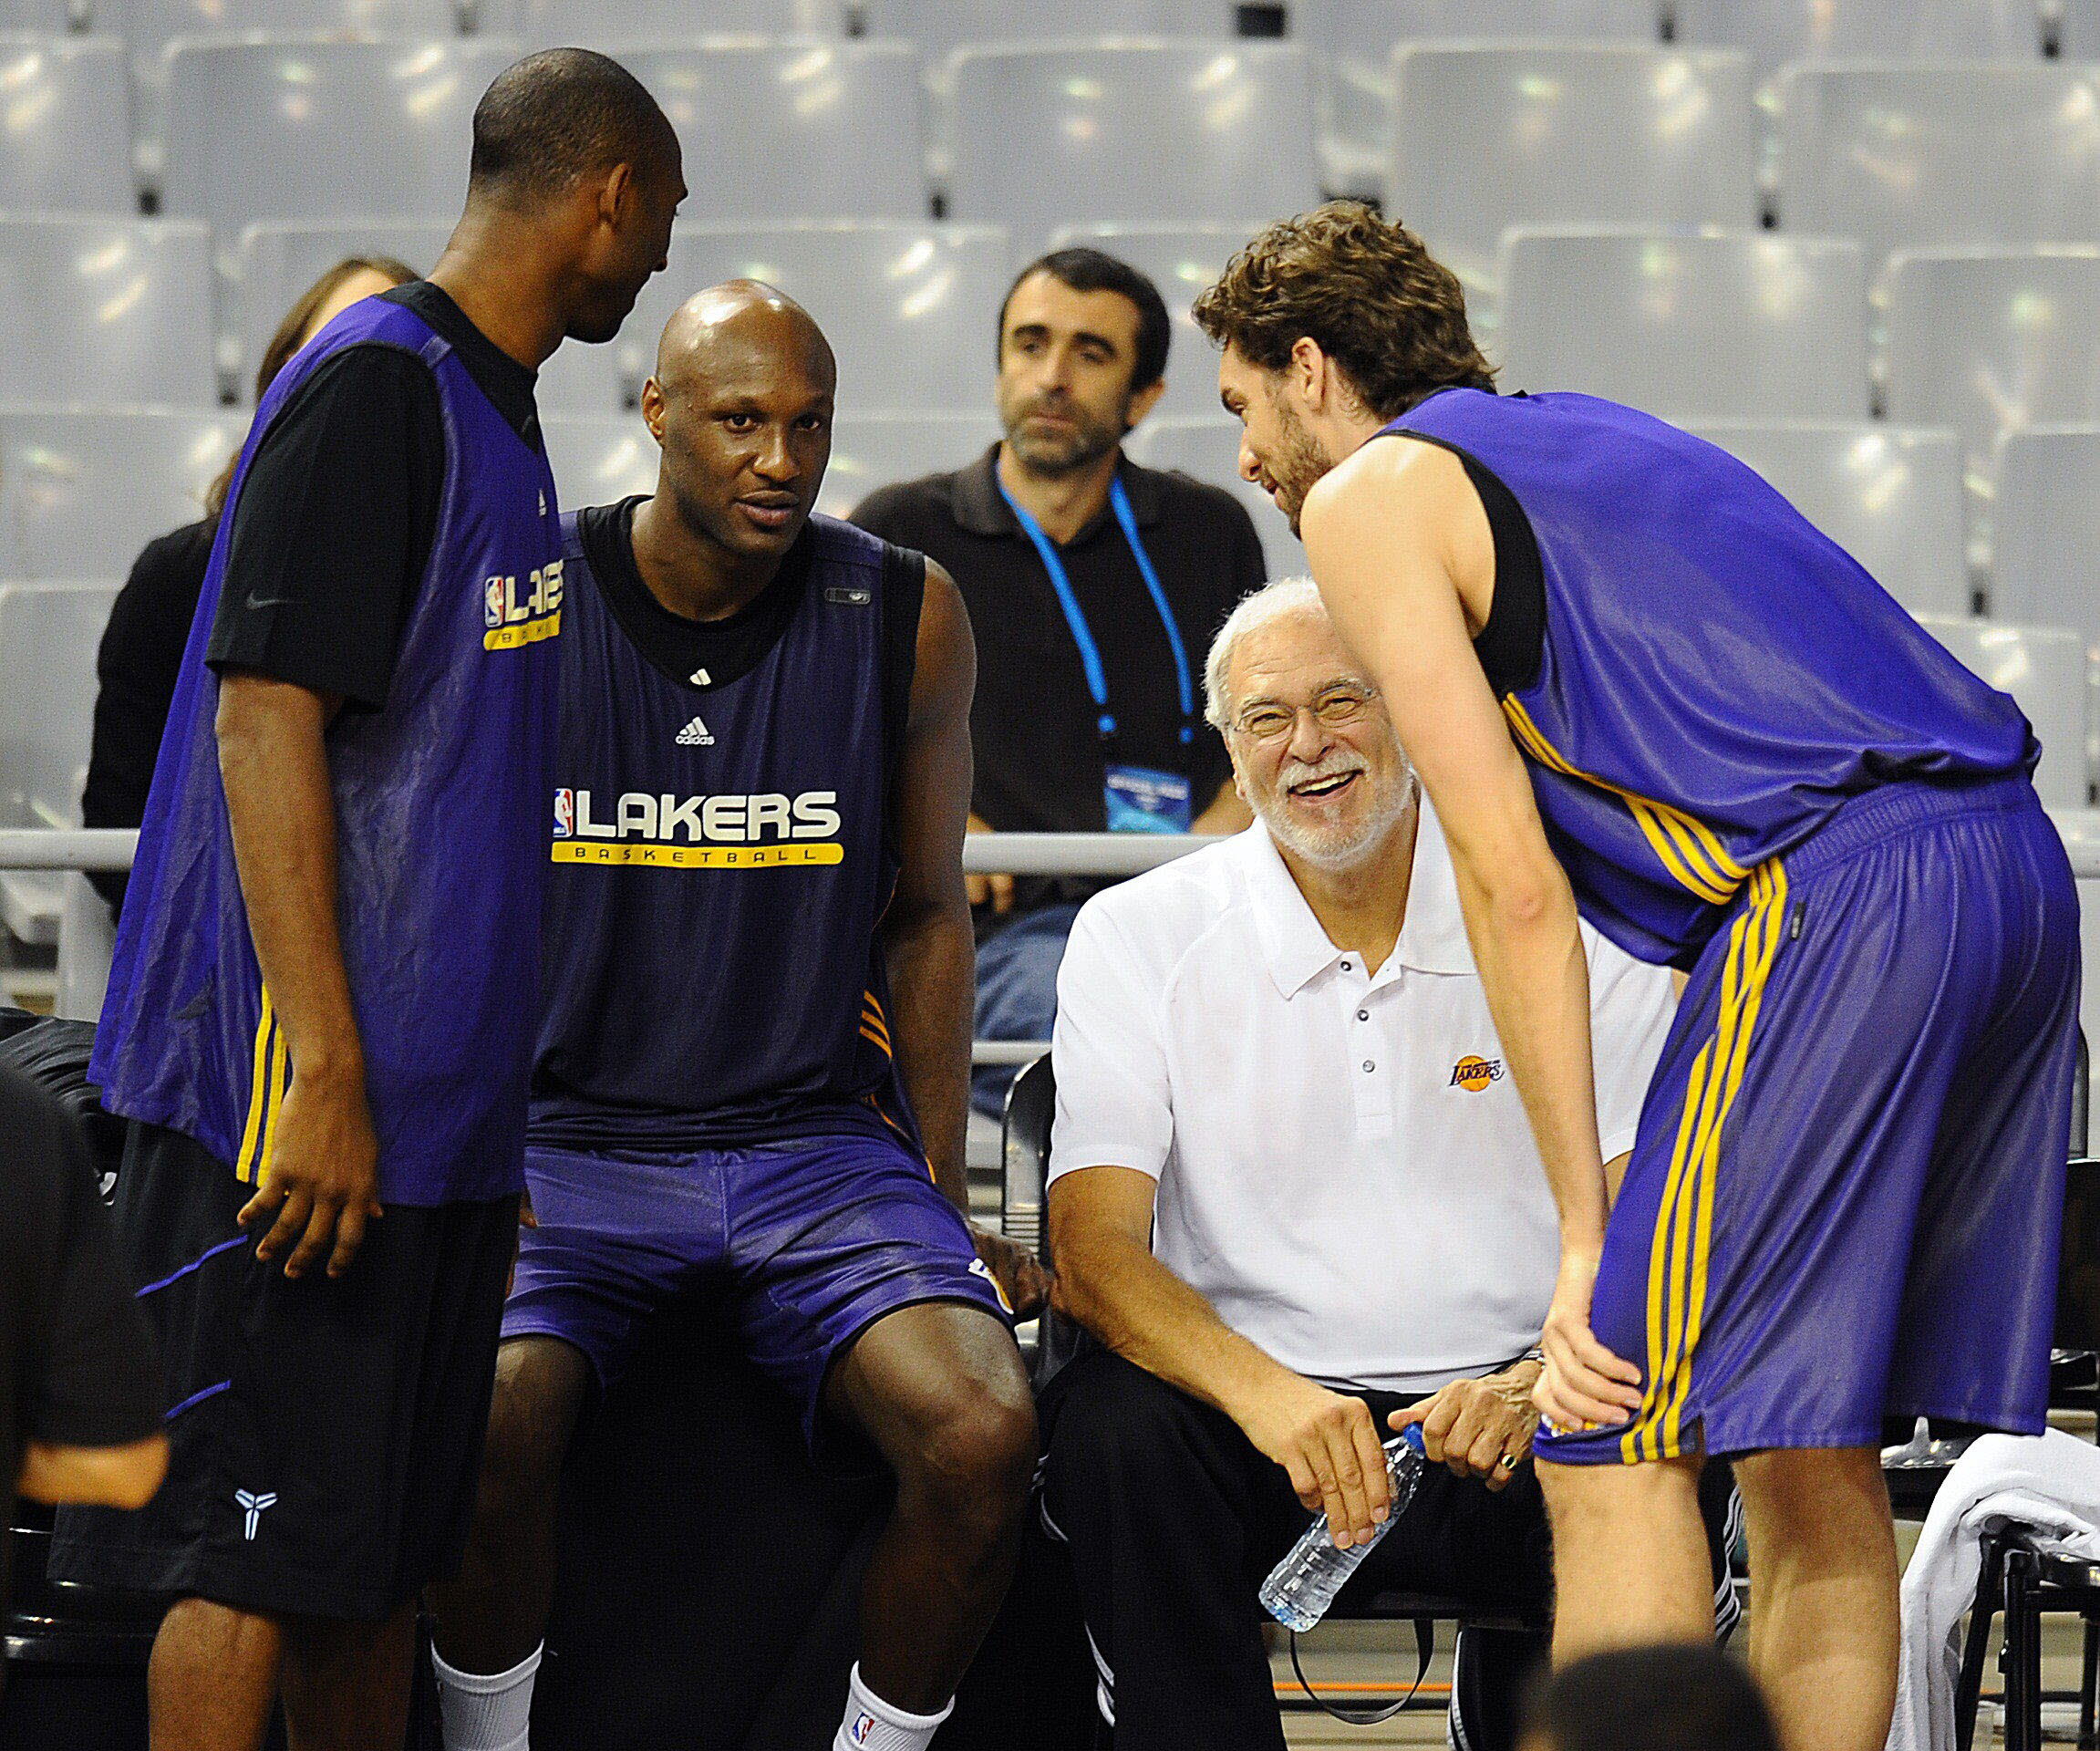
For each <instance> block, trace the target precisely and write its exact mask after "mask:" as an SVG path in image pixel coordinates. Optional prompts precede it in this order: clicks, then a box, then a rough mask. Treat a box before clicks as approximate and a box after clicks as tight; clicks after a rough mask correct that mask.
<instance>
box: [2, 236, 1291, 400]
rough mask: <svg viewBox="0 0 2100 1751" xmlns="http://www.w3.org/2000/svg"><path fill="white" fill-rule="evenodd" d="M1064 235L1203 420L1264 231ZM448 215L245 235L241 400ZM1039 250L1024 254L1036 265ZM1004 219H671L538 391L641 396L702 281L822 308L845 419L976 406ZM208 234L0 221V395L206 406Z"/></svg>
mask: <svg viewBox="0 0 2100 1751" xmlns="http://www.w3.org/2000/svg"><path fill="white" fill-rule="evenodd" d="M1258 223H1259V222H1258V221H1257V220H1252V219H1250V220H1247V221H1245V222H1243V223H1239V224H1236V225H1223V224H1218V225H1198V226H1194V227H1174V226H1142V225H1141V226H1131V225H1115V224H1110V225H1101V226H1093V227H1087V228H1067V229H1066V230H1065V231H1063V232H1061V233H1059V235H1058V237H1057V239H1056V241H1057V242H1058V243H1082V242H1083V243H1095V244H1098V245H1099V246H1100V247H1102V248H1104V249H1107V250H1109V251H1111V252H1112V253H1113V254H1118V255H1121V256H1122V257H1123V258H1124V259H1126V260H1128V261H1130V262H1132V263H1133V264H1135V265H1136V266H1138V267H1139V268H1140V269H1142V270H1143V271H1144V272H1145V273H1147V274H1149V275H1152V277H1153V279H1154V280H1155V282H1156V283H1157V284H1158V285H1159V286H1160V288H1161V290H1162V292H1163V293H1164V295H1165V297H1166V300H1167V304H1168V306H1169V308H1170V310H1171V311H1172V312H1173V313H1174V318H1175V323H1176V328H1175V336H1174V351H1173V354H1172V356H1171V357H1170V360H1169V365H1168V396H1167V409H1168V410H1169V411H1174V410H1177V409H1178V410H1184V411H1191V412H1209V411H1215V410H1216V406H1217V388H1216V370H1215V362H1214V359H1215V356H1214V354H1213V353H1212V350H1211V348H1210V346H1209V344H1208V342H1206V341H1205V339H1204V337H1202V336H1201V335H1200V334H1199V333H1198V332H1197V331H1196V329H1195V325H1194V324H1193V323H1192V322H1190V321H1189V319H1188V309H1189V306H1190V304H1191V302H1192V301H1193V300H1194V298H1195V295H1196V294H1197V293H1198V292H1200V291H1201V290H1202V289H1203V288H1204V287H1205V285H1209V284H1210V283H1211V282H1212V281H1213V280H1215V279H1216V277H1217V275H1218V274H1219V273H1220V271H1222V269H1223V268H1224V266H1225V264H1226V260H1227V258H1228V257H1229V256H1230V255H1231V254H1232V252H1233V251H1234V250H1236V249H1237V248H1238V247H1239V246H1240V244H1241V243H1245V242H1246V241H1247V237H1248V236H1249V235H1250V234H1251V233H1252V232H1253V231H1254V230H1255V229H1256V227H1257V224H1258ZM449 235H450V222H449V221H445V220H390V221H382V220H371V221H334V222H316V223H271V224H264V225H254V226H251V227H250V228H249V229H248V231H247V233H246V234H245V235H244V236H243V239H242V241H241V244H240V247H239V249H238V250H237V251H236V252H234V255H233V275H232V276H231V278H230V279H229V281H228V282H227V284H226V285H225V286H224V288H223V292H224V294H225V302H224V307H223V309H222V328H223V330H224V331H225V340H226V341H228V342H230V343H231V344H230V345H225V346H223V347H222V355H221V361H220V362H221V366H222V368H223V370H224V371H225V373H226V374H227V376H228V377H229V378H231V379H232V380H233V381H234V382H235V383H236V384H237V385H238V387H239V389H240V391H241V393H242V394H243V397H244V396H245V395H246V392H247V389H248V379H249V377H250V374H251V373H252V371H253V366H254V362H255V361H256V360H257V359H258V358H259V357H261V356H262V352H263V348H264V344H265V342H266V341H267V339H268V337H269V336H270V334H271V333H272V331H273V330H274V328H275V327H276V325H277V322H278V320H279V318H280V317H281V316H282V315H283V313H284V311H285V310H286V309H287V308H289V307H290V306H291V305H292V303H293V301H294V300H295V298H297V296H298V295H300V293H302V292H303V291H304V290H305V288H306V287H307V286H308V285H311V284H313V282H314V281H315V280H316V279H317V278H318V277H319V276H320V275H321V274H322V273H323V272H324V271H325V270H326V269H327V268H328V267H330V266H331V265H333V264H335V263H336V262H337V261H339V260H341V259H342V258H343V257H345V256H347V255H352V254H360V255H372V254H383V255H391V256H395V257H397V258H398V259H399V260H401V261H403V262H405V263H406V264H408V265H409V266H410V267H412V268H415V269H417V270H419V271H423V272H427V271H428V270H429V267H430V266H431V265H432V264H434V263H435V262H436V260H437V258H438V255H439V254H440V252H441V251H442V249H443V247H444V244H445V240H446V238H447V237H448V236H449ZM1035 247H1036V244H1035V243H1029V245H1028V248H1029V253H1030V254H1032V253H1033V251H1034V249H1035ZM1019 251H1020V245H1019V244H1018V243H1017V242H1016V240H1014V239H1013V238H1011V237H1010V236H1009V233H1007V232H1006V231H1004V230H1003V229H1001V228H999V227H997V226H979V225H967V224H953V223H942V222H936V221H925V222H921V223H887V222H880V221H876V222H854V221H823V220H811V221H802V222H790V223H781V224H771V225H754V226H734V225H720V224H683V223H681V224H680V225H679V226H678V229H677V231H676V232H675V233H674V234H673V238H672V243H671V250H670V256H669V264H668V266H667V270H666V271H665V272H664V273H662V274H660V275H657V277H656V278H655V279H653V280H652V281H650V283H649V285H648V286H647V288H646V289H645V291H644V293H643V295H642V298H641V300H640V302H639V303H638V304H637V306H636V310H635V313H634V315H633V316H630V317H629V319H628V321H627V324H626V327H625V329H624V330H623V332H622V334H621V337H620V338H619V339H618V340H617V341H616V342H614V343H611V344H610V345H607V346H605V347H584V346H582V345H577V344H572V345H570V346H566V347H563V348H562V350H561V351H560V352H558V353H557V354H555V355H554V357H553V358H552V359H551V360H550V361H548V364H547V367H546V368H545V369H544V371H543V373H542V377H541V381H540V389H539V397H540V402H541V405H542V407H543V409H548V410H551V411H572V412H600V413H610V412H613V411H615V410H616V409H618V408H619V407H621V406H622V405H624V404H626V403H627V402H630V401H632V400H633V399H634V398H635V396H636V392H637V391H638V390H639V388H640V385H641V382H642V379H643V378H645V377H646V376H647V372H648V368H649V367H650V365H651V363H652V360H653V355H654V348H655V345H656V339H657V336H658V335H659V334H660V333H661V332H662V329H663V326H664V323H665V321H666V320H667V318H668V316H669V315H670V313H671V311H672V310H673V309H674V308H675V307H676V306H678V304H679V303H680V302H682V301H683V300H684V299H685V298H687V297H688V296H690V295H691V294H692V293H694V292H696V291H698V289H700V288H701V287H702V286H706V285H712V284H714V283H715V282H716V281H718V280H723V279H729V278H735V277H746V278H755V279H763V280H766V281H768V282H769V283H771V284H773V285H778V286H780V287H781V289H782V290H783V291H785V292H787V293H788V294H789V295H791V296H793V297H796V298H798V299H800V300H801V301H802V303H804V304H805V305H807V306H809V308H810V309H811V310H812V312H813V313H815V315H816V316H817V318H818V320H819V321H820V322H821V323H822V325H823V326H824V327H825V329H826V331H827V333H828V334H829V335H830V337H831V338H832V342H833V347H835V348H836V349H837V352H838V356H839V363H840V371H841V386H842V400H843V405H844V406H845V407H846V408H847V409H861V410H866V411H879V410H888V409H908V408H925V409H946V408H953V407H964V406H975V405H981V404H983V403H985V402H986V401H987V400H988V397H989V393H990V380H991V372H992V367H993V357H994V352H995V337H994V322H995V317H996V314H997V312H998V306H999V301H1000V299H1001V298H1002V297H1003V296H1004V295H1005V293H1006V289H1007V286H1008V284H1009V280H1010V278H1011V276H1012V275H1013V274H1014V273H1015V272H1016V271H1017V270H1018V268H1019V265H1020V264H1021V262H1022V261H1023V260H1025V259H1027V257H1026V256H1024V255H1022V254H1020V253H1019ZM212 346H213V343H212V268H211V243H210V237H209V233H207V231H206V229H205V227H203V226H202V225H201V224H199V223H196V222H194V221H185V220H152V219H92V218H64V219H62V218H36V219H8V218H5V217H0V402H5V401H40V402H78V403H81V404H86V405H94V404H119V403H140V402H149V403H150V402H166V403H170V404H172V405H178V406H205V405H209V404H211V403H212V402H215V401H216V400H217V399H218V396H219V382H218V379H217V378H215V377H214V374H213V368H212Z"/></svg>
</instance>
